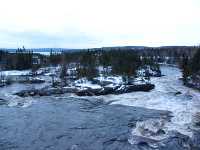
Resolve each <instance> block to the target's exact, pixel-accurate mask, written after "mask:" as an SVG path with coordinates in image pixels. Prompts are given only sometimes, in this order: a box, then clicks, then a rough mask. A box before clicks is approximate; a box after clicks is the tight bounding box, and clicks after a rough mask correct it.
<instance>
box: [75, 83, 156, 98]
mask: <svg viewBox="0 0 200 150" xmlns="http://www.w3.org/2000/svg"><path fill="white" fill-rule="evenodd" d="M154 87H155V85H153V84H149V83H148V84H141V85H121V86H116V87H114V88H113V87H104V88H103V89H101V90H99V89H91V88H87V89H83V90H79V91H77V92H76V95H78V96H100V95H108V94H123V93H130V92H136V91H144V92H148V91H150V90H152V89H154Z"/></svg>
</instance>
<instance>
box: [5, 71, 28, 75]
mask: <svg viewBox="0 0 200 150" xmlns="http://www.w3.org/2000/svg"><path fill="white" fill-rule="evenodd" d="M30 73H31V71H30V70H23V71H19V70H9V71H2V74H3V75H5V76H23V75H29V74H30Z"/></svg>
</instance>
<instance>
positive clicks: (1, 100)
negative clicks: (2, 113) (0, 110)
mask: <svg viewBox="0 0 200 150" xmlns="http://www.w3.org/2000/svg"><path fill="white" fill-rule="evenodd" d="M6 104H8V102H7V101H6V100H4V99H0V105H6Z"/></svg>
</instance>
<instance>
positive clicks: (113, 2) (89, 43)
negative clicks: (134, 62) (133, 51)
mask: <svg viewBox="0 0 200 150" xmlns="http://www.w3.org/2000/svg"><path fill="white" fill-rule="evenodd" d="M199 43H200V0H0V47H2V48H3V47H4V48H17V47H21V46H22V45H24V46H25V47H27V48H34V47H35V48H38V47H63V48H89V47H102V46H123V45H124V46H125V45H144V46H163V45H199Z"/></svg>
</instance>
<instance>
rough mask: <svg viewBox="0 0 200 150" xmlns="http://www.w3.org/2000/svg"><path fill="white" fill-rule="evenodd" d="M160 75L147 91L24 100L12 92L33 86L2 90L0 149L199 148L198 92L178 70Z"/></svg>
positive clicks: (184, 149)
mask: <svg viewBox="0 0 200 150" xmlns="http://www.w3.org/2000/svg"><path fill="white" fill-rule="evenodd" d="M162 71H163V73H164V75H165V76H163V77H160V78H152V83H153V84H155V85H156V87H155V89H153V90H152V91H150V92H132V93H126V94H121V95H113V94H110V95H104V96H92V97H91V96H85V97H81V98H80V97H79V96H76V95H74V94H70V93H68V94H63V95H57V96H56V95H54V96H43V97H41V96H35V97H34V98H33V97H30V96H29V97H25V98H22V97H19V96H16V95H13V94H14V93H16V92H19V91H21V90H25V89H27V88H30V89H31V88H33V87H28V85H26V86H25V87H23V86H24V85H20V84H19V85H15V87H13V86H14V85H11V86H8V87H6V88H2V89H1V91H0V112H1V113H0V122H1V123H0V131H1V132H0V149H2V150H27V149H30V150H45V149H47V150H63V149H64V150H93V149H95V150H117V149H119V150H121V149H124V150H155V149H158V150H171V149H173V150H198V149H200V142H199V141H200V131H199V125H198V122H199V120H200V119H199V115H198V112H199V108H200V107H199V106H200V100H199V96H200V94H199V92H198V91H195V90H193V89H189V88H187V87H184V86H183V85H182V82H181V81H180V80H179V77H180V75H181V74H180V71H179V70H178V69H177V68H174V67H162ZM39 86H41V85H38V86H36V85H35V87H34V88H36V89H37V88H39ZM40 88H42V87H40Z"/></svg>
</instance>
